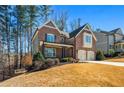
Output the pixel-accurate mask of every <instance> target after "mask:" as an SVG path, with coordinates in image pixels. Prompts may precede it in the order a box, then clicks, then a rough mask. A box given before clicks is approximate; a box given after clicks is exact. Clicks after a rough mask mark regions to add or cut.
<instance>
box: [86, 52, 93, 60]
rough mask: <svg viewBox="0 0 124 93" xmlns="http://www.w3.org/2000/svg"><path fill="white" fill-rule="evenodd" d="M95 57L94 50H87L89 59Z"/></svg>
mask: <svg viewBox="0 0 124 93" xmlns="http://www.w3.org/2000/svg"><path fill="white" fill-rule="evenodd" d="M94 59H95V53H94V51H87V60H94Z"/></svg>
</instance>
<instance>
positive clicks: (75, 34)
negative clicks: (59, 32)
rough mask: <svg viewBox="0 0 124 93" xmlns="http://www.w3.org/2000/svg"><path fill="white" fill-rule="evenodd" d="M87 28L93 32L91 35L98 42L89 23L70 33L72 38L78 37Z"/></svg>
mask: <svg viewBox="0 0 124 93" xmlns="http://www.w3.org/2000/svg"><path fill="white" fill-rule="evenodd" d="M85 27H88V28H89V29H90V32H91V34H92V35H93V37H94V39H95V40H97V39H96V37H95V35H94V33H93V32H92V31H91V28H90V25H89V24H88V23H87V24H84V25H83V26H81V27H79V28H78V29H76V30H74V31H72V32H71V33H70V38H72V37H76V36H77V35H78V34H79V33H80V32H81V31H83V29H84V28H85Z"/></svg>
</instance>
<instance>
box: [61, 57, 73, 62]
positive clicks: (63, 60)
mask: <svg viewBox="0 0 124 93" xmlns="http://www.w3.org/2000/svg"><path fill="white" fill-rule="evenodd" d="M73 60H74V59H73V58H72V57H65V58H62V59H61V62H73Z"/></svg>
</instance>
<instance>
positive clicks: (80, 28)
mask: <svg viewBox="0 0 124 93" xmlns="http://www.w3.org/2000/svg"><path fill="white" fill-rule="evenodd" d="M85 26H86V24H84V25H83V26H81V27H79V28H78V29H76V30H74V31H72V32H71V33H69V35H70V38H71V37H75V36H76V35H77V34H78V33H79V32H80V31H81V30H82V29H83V28H84V27H85Z"/></svg>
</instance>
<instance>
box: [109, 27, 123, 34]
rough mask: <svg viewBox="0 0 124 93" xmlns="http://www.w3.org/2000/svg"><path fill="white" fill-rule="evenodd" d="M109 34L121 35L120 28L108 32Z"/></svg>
mask: <svg viewBox="0 0 124 93" xmlns="http://www.w3.org/2000/svg"><path fill="white" fill-rule="evenodd" d="M110 33H112V34H120V35H123V32H122V30H121V28H117V29H114V30H112V31H110Z"/></svg>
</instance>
